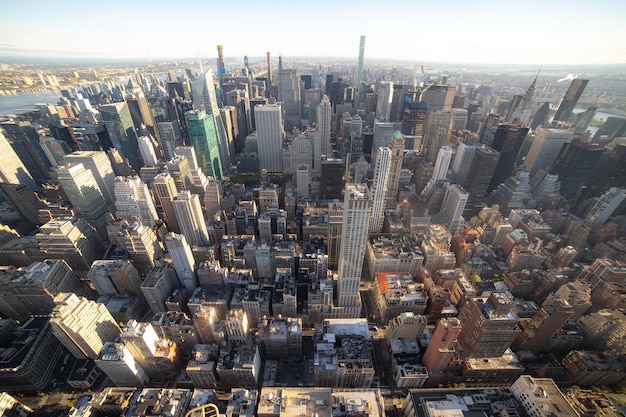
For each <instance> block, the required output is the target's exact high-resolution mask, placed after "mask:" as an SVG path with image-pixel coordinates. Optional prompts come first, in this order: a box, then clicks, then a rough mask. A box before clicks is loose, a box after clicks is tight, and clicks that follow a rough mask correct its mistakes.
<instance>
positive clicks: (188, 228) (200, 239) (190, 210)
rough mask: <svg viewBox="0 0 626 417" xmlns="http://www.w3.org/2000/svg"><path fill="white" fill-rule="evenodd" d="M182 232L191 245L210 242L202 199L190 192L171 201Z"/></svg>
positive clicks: (183, 193) (179, 194) (181, 193)
mask: <svg viewBox="0 0 626 417" xmlns="http://www.w3.org/2000/svg"><path fill="white" fill-rule="evenodd" d="M171 204H172V210H173V211H174V215H175V216H176V221H177V223H178V227H180V232H181V233H182V234H183V235H185V237H186V238H187V241H188V242H189V244H190V245H192V246H193V245H201V244H202V243H204V242H207V241H208V240H209V232H208V230H207V228H206V222H205V221H204V215H203V213H202V206H201V205H200V198H199V197H198V195H197V194H192V193H191V192H190V191H183V192H180V193H178V195H177V196H176V197H174V198H173V199H172V201H171Z"/></svg>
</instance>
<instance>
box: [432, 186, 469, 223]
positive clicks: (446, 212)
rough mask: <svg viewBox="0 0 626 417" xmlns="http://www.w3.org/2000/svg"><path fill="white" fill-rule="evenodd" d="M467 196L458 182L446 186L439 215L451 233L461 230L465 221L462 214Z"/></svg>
mask: <svg viewBox="0 0 626 417" xmlns="http://www.w3.org/2000/svg"><path fill="white" fill-rule="evenodd" d="M468 198H469V193H468V192H467V191H465V190H464V189H463V188H461V186H459V185H458V184H450V185H447V186H446V190H445V193H444V197H443V202H442V203H441V212H440V213H439V217H440V219H441V222H442V223H443V224H445V225H446V227H447V228H448V230H449V231H450V233H452V234H453V235H455V234H457V233H460V232H461V231H463V227H464V223H465V222H464V220H463V217H462V215H463V211H464V210H465V205H466V204H467V199H468Z"/></svg>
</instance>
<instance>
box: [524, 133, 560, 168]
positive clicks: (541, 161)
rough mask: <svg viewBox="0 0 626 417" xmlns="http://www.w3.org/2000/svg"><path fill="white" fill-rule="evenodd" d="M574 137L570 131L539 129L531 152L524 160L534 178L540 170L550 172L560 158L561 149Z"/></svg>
mask: <svg viewBox="0 0 626 417" xmlns="http://www.w3.org/2000/svg"><path fill="white" fill-rule="evenodd" d="M571 137H572V132H571V131H569V130H560V129H537V131H536V132H535V138H534V139H533V143H532V145H531V146H530V150H529V151H528V154H527V155H526V159H525V160H524V165H525V166H526V169H527V170H528V171H529V172H530V176H531V177H533V176H534V175H535V174H536V173H537V171H539V170H540V169H545V170H549V169H550V168H552V164H554V161H555V160H556V157H557V156H559V152H560V151H561V148H562V147H563V145H564V144H565V142H567V140H568V139H569V138H571Z"/></svg>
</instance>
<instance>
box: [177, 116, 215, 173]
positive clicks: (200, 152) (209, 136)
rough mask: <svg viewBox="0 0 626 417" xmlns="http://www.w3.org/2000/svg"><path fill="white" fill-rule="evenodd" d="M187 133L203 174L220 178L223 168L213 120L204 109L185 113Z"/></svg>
mask: <svg viewBox="0 0 626 417" xmlns="http://www.w3.org/2000/svg"><path fill="white" fill-rule="evenodd" d="M185 122H186V123H187V135H188V136H189V142H190V143H191V146H193V149H194V151H195V155H196V159H197V161H198V165H199V167H200V169H201V170H202V172H203V173H204V174H205V175H208V176H211V177H215V178H218V179H220V178H222V175H223V170H222V163H221V159H220V151H219V146H218V141H217V131H216V129H215V125H214V123H215V120H214V118H213V117H212V116H211V114H207V113H206V112H205V111H204V110H191V111H188V112H187V113H185Z"/></svg>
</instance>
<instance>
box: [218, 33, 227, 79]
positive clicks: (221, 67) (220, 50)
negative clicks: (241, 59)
mask: <svg viewBox="0 0 626 417" xmlns="http://www.w3.org/2000/svg"><path fill="white" fill-rule="evenodd" d="M224 74H226V63H225V61H224V46H223V45H222V44H219V43H218V44H217V76H218V77H219V81H220V88H223V80H222V79H223V77H224Z"/></svg>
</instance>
